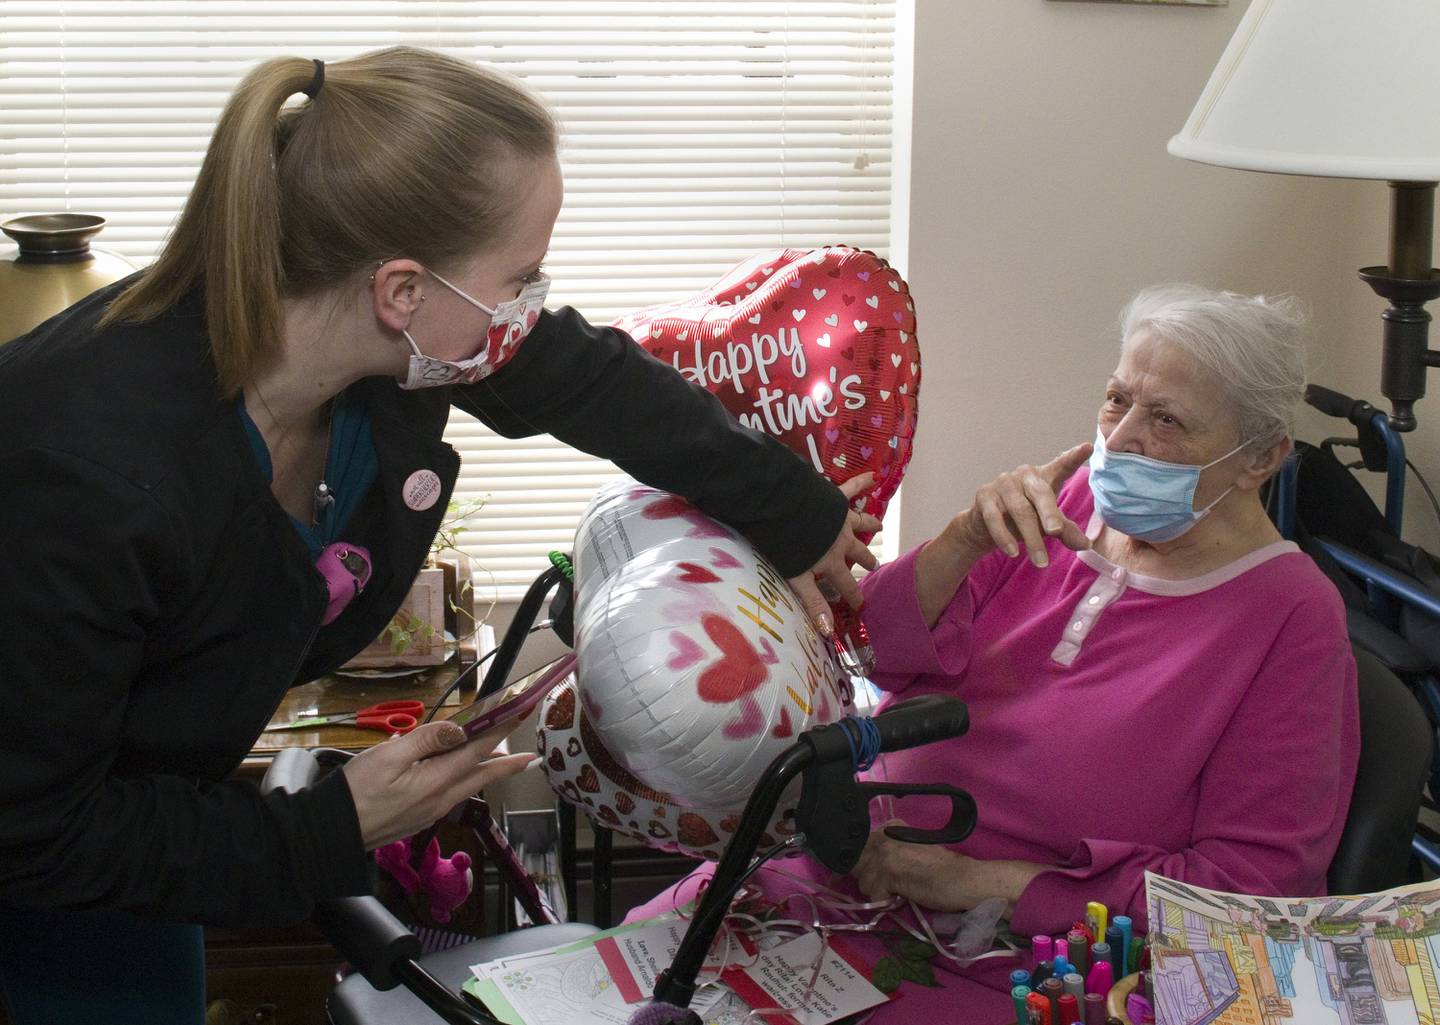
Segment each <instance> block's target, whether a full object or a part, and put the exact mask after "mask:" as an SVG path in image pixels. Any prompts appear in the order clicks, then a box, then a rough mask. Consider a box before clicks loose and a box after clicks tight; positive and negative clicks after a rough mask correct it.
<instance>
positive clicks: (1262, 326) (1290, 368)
mask: <svg viewBox="0 0 1440 1025" xmlns="http://www.w3.org/2000/svg"><path fill="white" fill-rule="evenodd" d="M1303 320H1304V317H1303V314H1302V313H1301V309H1300V303H1299V301H1298V300H1297V299H1295V298H1294V297H1292V296H1263V295H1256V296H1249V295H1239V294H1237V293H1235V292H1220V291H1216V290H1214V289H1210V288H1203V287H1201V286H1199V285H1182V284H1172V285H1155V286H1153V287H1150V288H1147V289H1144V290H1143V291H1141V292H1140V293H1139V294H1138V295H1136V296H1135V298H1133V299H1131V300H1130V302H1129V303H1128V304H1127V305H1126V307H1125V309H1124V310H1123V311H1121V313H1120V342H1121V345H1122V346H1123V345H1124V344H1125V342H1126V341H1128V340H1129V339H1130V338H1132V337H1133V336H1134V335H1135V333H1136V332H1137V331H1149V332H1150V334H1151V335H1153V336H1154V337H1155V338H1156V339H1158V340H1161V341H1165V342H1169V343H1171V344H1172V345H1177V346H1179V347H1180V348H1182V349H1184V350H1185V351H1186V352H1187V353H1189V354H1190V356H1191V357H1192V358H1194V359H1195V360H1196V361H1197V362H1199V363H1200V365H1201V366H1203V367H1205V368H1206V369H1208V370H1209V371H1210V372H1211V373H1213V374H1214V375H1215V376H1216V377H1217V378H1218V379H1219V380H1220V383H1221V386H1222V388H1223V389H1224V393H1225V395H1226V398H1227V399H1228V400H1229V402H1230V405H1231V407H1232V408H1233V409H1234V410H1235V413H1236V415H1237V419H1238V421H1239V438H1238V439H1237V440H1238V441H1241V442H1244V443H1245V444H1246V447H1247V448H1253V449H1264V448H1269V447H1270V446H1271V445H1273V444H1275V443H1276V442H1277V441H1279V440H1281V438H1293V437H1294V435H1295V415H1296V413H1297V411H1298V410H1299V408H1300V403H1301V401H1302V400H1303V399H1304V397H1305V350H1304V347H1303V346H1302V345H1301V342H1300V327H1301V324H1302V322H1303Z"/></svg>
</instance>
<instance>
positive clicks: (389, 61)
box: [101, 47, 556, 396]
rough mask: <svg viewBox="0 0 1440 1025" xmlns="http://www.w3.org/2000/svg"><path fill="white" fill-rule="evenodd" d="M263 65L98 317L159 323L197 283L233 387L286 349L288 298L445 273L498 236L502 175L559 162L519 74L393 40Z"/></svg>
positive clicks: (228, 389) (234, 100)
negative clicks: (149, 259)
mask: <svg viewBox="0 0 1440 1025" xmlns="http://www.w3.org/2000/svg"><path fill="white" fill-rule="evenodd" d="M315 78H316V67H315V64H314V63H313V62H312V61H309V60H302V59H300V58H292V57H282V58H277V59H274V60H269V61H266V62H265V63H263V64H261V65H259V66H258V67H256V68H255V69H254V70H253V71H251V72H250V73H249V74H248V75H246V77H245V79H244V80H243V81H242V82H241V83H240V85H239V87H238V88H237V89H236V90H235V92H234V94H233V95H232V96H231V97H230V100H229V102H228V103H227V104H226V106H225V110H224V112H223V113H222V114H221V116H220V121H219V123H218V125H217V126H216V128H215V134H214V135H213V137H212V138H211V141H210V148H209V150H208V152H207V153H206V154H205V160H204V163H203V164H202V165H201V168H200V174H199V176H198V177H197V179H196V181H195V187H194V189H193V190H192V191H191V193H190V197H189V199H188V200H187V201H186V204H185V208H184V210H183V212H182V213H181V215H180V219H179V221H178V222H177V223H176V225H175V229H174V231H173V232H172V234H171V236H170V238H169V240H168V241H167V242H166V244H165V247H164V249H163V250H162V252H161V254H160V256H159V258H158V259H157V260H156V261H155V263H154V264H152V265H151V266H150V267H149V268H148V269H147V270H146V271H145V273H144V274H143V275H142V276H141V277H140V279H139V280H138V282H137V283H136V284H135V285H134V286H132V287H131V288H130V289H128V290H127V291H126V292H125V293H123V294H122V295H121V296H120V297H119V298H117V299H116V300H115V302H114V303H113V304H112V305H111V306H110V309H109V310H107V311H106V313H105V316H104V318H103V319H102V321H101V323H102V324H107V323H134V322H140V321H148V320H154V319H156V318H158V317H159V316H161V315H162V314H164V313H165V312H166V311H168V310H170V309H172V308H173V307H174V306H175V305H176V303H178V302H179V301H180V299H181V297H182V296H184V295H186V294H187V293H189V292H191V291H193V290H194V289H196V288H199V287H202V286H203V288H204V290H205V310H206V318H207V327H208V331H209V335H210V345H211V349H212V352H213V355H214V361H215V365H216V370H217V376H218V384H219V388H220V391H221V393H222V394H223V395H225V396H233V395H235V394H237V393H238V392H239V391H240V390H241V389H242V388H243V387H244V386H245V384H246V383H247V382H248V381H250V380H251V379H252V378H253V376H254V375H255V373H256V372H257V371H258V370H259V369H260V368H261V367H262V366H264V364H265V362H266V361H267V360H269V359H270V358H271V357H272V356H273V355H274V354H275V353H276V351H277V349H278V347H279V345H280V342H281V299H282V298H284V297H287V296H299V295H305V294H307V293H312V292H314V291H318V290H320V289H322V288H325V287H327V286H330V285H334V284H336V283H338V282H340V281H343V280H345V279H347V278H349V277H350V276H351V275H352V274H354V273H355V272H356V271H358V270H360V269H362V268H364V267H366V266H369V265H373V264H374V263H376V262H378V261H381V260H386V259H390V258H393V257H397V256H408V257H411V258H413V259H415V260H418V261H420V262H421V263H424V264H427V265H430V266H434V267H436V268H445V267H446V266H447V265H448V264H449V263H450V262H451V261H453V260H455V259H457V258H459V257H461V256H463V255H465V254H467V253H470V252H474V251H476V250H478V249H480V248H482V247H483V246H484V245H485V244H486V243H487V242H490V241H493V240H494V239H496V238H498V237H500V236H501V235H502V234H503V231H504V228H505V219H506V215H507V213H508V212H509V210H510V209H511V208H512V207H513V198H514V197H513V195H510V194H507V192H506V191H505V190H506V188H507V186H510V185H512V184H513V181H512V179H513V175H507V174H505V173H502V172H503V170H504V165H505V164H506V162H507V161H510V160H511V159H513V157H515V156H526V157H535V158H542V157H549V156H553V155H554V153H555V147H556V127H555V122H554V119H553V118H552V117H551V115H550V113H549V111H548V110H546V109H545V107H544V105H543V104H542V103H541V102H540V101H539V100H538V99H537V98H536V97H535V96H533V95H532V94H531V93H530V92H529V91H528V90H526V89H525V88H524V87H523V86H521V85H520V84H519V83H518V82H516V81H515V80H513V79H511V78H509V77H508V76H504V75H501V74H499V73H497V72H493V71H490V70H488V69H484V68H481V67H478V66H476V65H474V64H471V63H468V62H466V61H461V60H458V59H456V58H453V57H448V56H445V55H443V54H439V53H435V52H433V51H429V50H419V49H413V48H407V47H394V48H391V49H387V50H381V51H377V52H375V53H370V54H365V55H363V56H360V57H356V58H353V59H351V60H346V61H339V62H336V63H333V64H327V65H326V66H325V69H324V79H323V81H324V85H323V87H322V88H320V89H319V90H318V91H317V92H316V94H315V95H314V96H313V97H312V98H310V99H309V100H308V101H307V102H305V103H303V104H300V105H297V106H292V107H286V106H285V103H286V101H287V100H288V99H289V98H290V97H291V96H293V95H295V94H296V93H299V92H301V91H302V90H304V89H306V87H307V86H311V83H312V82H313V81H315Z"/></svg>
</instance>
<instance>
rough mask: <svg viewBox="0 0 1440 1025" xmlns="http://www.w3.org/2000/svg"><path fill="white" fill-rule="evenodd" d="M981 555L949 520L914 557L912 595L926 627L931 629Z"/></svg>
mask: <svg viewBox="0 0 1440 1025" xmlns="http://www.w3.org/2000/svg"><path fill="white" fill-rule="evenodd" d="M984 554H985V553H984V552H981V551H978V550H976V549H975V548H974V547H973V546H972V545H971V544H969V543H967V542H966V541H964V540H963V539H961V538H960V537H959V536H958V531H957V530H956V529H955V528H954V525H953V521H952V525H951V526H949V527H946V528H945V529H944V530H942V531H941V532H940V533H939V534H937V535H936V536H935V537H934V539H932V540H931V541H930V542H929V543H928V544H926V545H925V547H924V548H922V549H921V550H920V554H919V555H918V556H917V557H916V559H915V596H916V598H917V599H918V600H919V603H920V612H921V614H922V615H924V617H925V626H926V627H927V628H928V629H931V630H933V629H935V624H936V623H937V622H939V620H940V614H941V613H942V612H944V611H945V609H946V608H948V607H949V605H950V603H951V602H952V601H954V600H955V592H956V591H958V590H960V585H961V584H962V583H964V581H965V577H966V576H967V575H968V574H969V572H970V569H971V567H973V566H974V565H975V563H977V562H979V561H980V557H981V556H982V555H984Z"/></svg>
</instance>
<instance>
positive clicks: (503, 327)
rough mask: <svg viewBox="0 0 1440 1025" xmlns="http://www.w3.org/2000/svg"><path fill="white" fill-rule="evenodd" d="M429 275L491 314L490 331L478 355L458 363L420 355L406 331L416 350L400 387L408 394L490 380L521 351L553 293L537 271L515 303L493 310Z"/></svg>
mask: <svg viewBox="0 0 1440 1025" xmlns="http://www.w3.org/2000/svg"><path fill="white" fill-rule="evenodd" d="M430 274H431V275H433V276H434V278H435V280H436V281H438V282H440V284H442V285H444V286H445V287H446V288H448V289H450V291H452V292H454V293H455V294H456V295H458V296H459V297H460V298H462V299H464V300H465V301H466V302H468V303H469V304H470V305H471V306H474V307H476V308H477V309H480V310H483V311H485V312H486V313H488V314H490V328H489V330H488V331H486V333H485V340H484V342H483V343H481V345H480V349H479V351H478V352H476V353H475V355H473V356H471V357H470V358H469V359H464V360H459V361H458V362H452V361H450V360H443V359H436V358H435V357H434V356H427V355H425V354H424V353H423V352H421V351H420V346H418V345H416V344H415V339H414V338H412V337H411V336H410V332H409V331H405V332H404V335H405V340H406V341H407V342H409V343H410V348H411V349H412V350H413V351H412V352H411V355H410V367H409V370H408V372H407V373H406V376H405V380H404V382H402V383H401V385H400V387H401V388H404V389H406V390H407V391H412V390H414V389H416V388H434V387H437V386H439V385H444V384H474V383H475V382H476V381H478V380H480V379H481V378H485V377H489V376H490V375H491V374H493V373H494V372H495V371H497V370H499V369H500V368H501V367H503V366H504V365H505V364H506V363H508V362H509V361H510V358H511V357H512V356H514V355H515V353H516V351H518V350H519V348H520V343H521V342H522V341H524V340H525V336H526V335H528V334H529V333H530V329H531V328H533V327H534V326H535V323H536V321H538V320H539V319H540V314H541V312H542V311H543V310H544V309H545V296H546V294H548V293H549V291H550V276H549V275H548V274H542V273H540V272H539V271H537V272H536V273H535V274H534V276H533V277H532V278H531V279H530V281H528V282H527V283H526V285H525V287H524V288H522V289H521V290H520V294H519V295H517V296H516V297H515V298H514V299H509V300H507V301H505V302H503V303H499V304H497V305H496V306H494V307H490V306H486V305H485V304H484V303H482V302H481V301H480V300H479V299H476V298H475V297H474V296H472V295H467V294H466V293H465V292H464V291H462V290H461V289H459V288H457V287H456V286H454V285H452V284H451V283H450V282H448V281H446V280H445V279H444V278H442V277H441V276H440V275H439V274H436V273H435V272H434V271H433V270H432V271H430Z"/></svg>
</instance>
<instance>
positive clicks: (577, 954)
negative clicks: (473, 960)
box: [465, 914, 886, 1025]
mask: <svg viewBox="0 0 1440 1025" xmlns="http://www.w3.org/2000/svg"><path fill="white" fill-rule="evenodd" d="M688 927H689V921H688V920H687V919H683V918H681V917H680V916H679V915H678V914H667V915H662V916H660V917H659V918H653V919H648V920H646V921H643V922H633V923H631V924H629V925H622V926H619V927H618V928H615V929H610V930H608V931H606V932H603V933H597V934H596V935H594V936H591V937H587V938H586V939H584V940H581V941H579V942H576V943H571V944H566V945H564V946H560V947H555V948H552V949H549V950H542V951H536V952H533V953H529V954H523V955H519V956H516V957H508V958H501V959H500V960H497V961H491V962H488V963H486V964H479V965H474V966H472V968H471V971H472V972H473V973H474V976H475V977H474V978H473V979H472V980H470V981H469V982H468V983H467V984H466V987H465V988H466V990H467V991H469V992H470V993H472V994H473V995H474V996H476V997H477V998H479V999H480V1000H481V1001H482V1002H483V1003H484V1004H485V1006H486V1007H488V1008H489V1009H490V1012H491V1013H492V1014H494V1015H495V1016H496V1017H497V1018H500V1019H501V1020H503V1021H506V1022H509V1023H510V1025H626V1023H627V1022H628V1021H629V1020H630V1017H631V1015H633V1014H634V1013H635V1011H636V1010H637V1008H638V1007H639V1006H640V1005H641V1004H642V1003H643V1002H644V1001H646V1000H648V999H649V997H650V994H651V993H652V992H653V991H654V988H655V979H656V977H657V976H658V975H659V973H660V972H661V971H663V970H665V969H666V968H668V967H669V965H670V962H671V960H672V959H673V958H674V956H675V952H676V950H678V949H679V947H680V941H681V939H682V938H683V937H684V935H685V930H686V929H687V928H688ZM817 958H818V962H817ZM817 968H818V969H819V970H818V971H817ZM722 970H723V971H722ZM867 974H868V972H867V970H866V969H865V967H864V966H863V965H861V964H860V963H859V962H858V961H856V959H855V958H854V957H853V956H852V955H850V954H849V952H848V951H847V950H845V948H844V947H843V946H839V945H837V944H836V943H835V941H832V943H831V945H830V946H828V947H827V948H826V949H825V950H824V951H822V950H821V943H820V937H819V936H818V934H815V933H807V934H804V935H801V936H799V937H795V938H791V939H787V940H785V941H784V942H783V943H780V944H778V945H776V946H774V947H772V948H771V949H768V950H766V951H764V952H763V953H758V955H757V952H756V951H755V948H754V947H753V945H750V944H749V943H748V942H747V941H742V940H741V939H740V938H738V937H735V936H727V935H722V936H721V937H720V938H719V939H717V941H716V944H715V946H714V947H713V948H712V950H711V954H710V958H709V959H708V960H707V961H706V964H705V966H704V969H703V970H702V972H701V975H700V981H701V982H702V983H708V985H703V986H702V987H701V988H700V989H699V990H698V991H697V992H696V994H695V999H694V1001H693V1002H692V1004H691V1008H692V1010H694V1011H695V1012H696V1013H697V1014H699V1015H700V1017H701V1020H702V1021H704V1022H705V1023H706V1025H743V1023H744V1022H745V1020H746V1018H747V1017H748V1015H749V1013H750V1010H751V1008H752V1007H753V1008H757V1009H758V1008H774V1007H785V1008H794V1009H797V1010H796V1011H795V1013H793V1014H792V1015H788V1016H787V1015H780V1014H775V1015H767V1020H768V1021H773V1022H778V1023H781V1025H784V1023H786V1022H789V1023H791V1025H826V1023H828V1022H832V1021H836V1020H837V1019H839V1018H842V1017H845V1016H848V1015H851V1014H854V1013H856V1012H857V1011H860V1010H864V1009H866V1008H869V1007H874V1006H876V1005H877V1004H881V1003H884V1002H885V1000H886V997H885V995H884V994H883V993H881V992H880V991H879V990H877V989H875V987H874V986H872V985H871V984H870V983H869V982H868V981H867V980H866V978H865V976H866V975H867ZM812 977H813V980H814V982H813V985H812ZM721 979H723V980H724V981H719V980H721ZM737 991H738V992H737ZM741 994H743V995H744V998H743V999H742V996H741ZM747 1001H748V1002H747Z"/></svg>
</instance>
